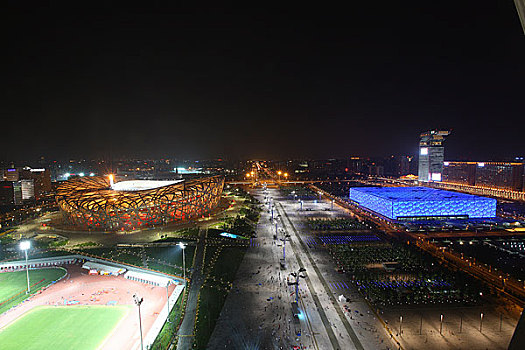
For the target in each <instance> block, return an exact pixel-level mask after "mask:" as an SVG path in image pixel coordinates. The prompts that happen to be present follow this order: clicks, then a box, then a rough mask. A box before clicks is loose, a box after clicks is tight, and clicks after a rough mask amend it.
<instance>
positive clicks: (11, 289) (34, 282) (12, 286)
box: [0, 267, 66, 314]
mask: <svg viewBox="0 0 525 350" xmlns="http://www.w3.org/2000/svg"><path fill="white" fill-rule="evenodd" d="M65 274H66V270H64V269H63V268H55V267H52V268H45V269H37V270H29V283H30V284H31V293H35V292H37V291H38V290H40V289H42V288H43V287H45V286H47V285H49V284H50V283H52V282H53V281H56V280H57V279H59V278H60V277H62V276H64V275H65ZM26 289H27V277H26V271H25V270H23V271H15V272H4V273H0V314H1V313H3V312H5V311H7V310H9V309H10V308H11V307H12V306H14V305H16V304H18V303H20V302H21V301H23V300H24V299H26V298H27V297H28V295H27V294H26V293H25V291H26ZM14 296H15V297H14ZM12 297H14V298H12ZM10 298H12V299H11V300H9V301H7V300H8V299H10Z"/></svg>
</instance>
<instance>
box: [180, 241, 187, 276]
mask: <svg viewBox="0 0 525 350" xmlns="http://www.w3.org/2000/svg"><path fill="white" fill-rule="evenodd" d="M179 247H180V249H182V273H183V276H184V284H186V256H185V255H184V249H186V244H184V243H182V242H179Z"/></svg>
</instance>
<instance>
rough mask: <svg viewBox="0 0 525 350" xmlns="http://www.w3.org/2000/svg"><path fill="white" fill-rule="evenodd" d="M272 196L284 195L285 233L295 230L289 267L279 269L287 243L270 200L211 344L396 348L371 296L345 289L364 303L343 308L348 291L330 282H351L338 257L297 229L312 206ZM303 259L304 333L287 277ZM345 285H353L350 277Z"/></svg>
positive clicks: (279, 210) (219, 346)
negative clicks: (296, 321)
mask: <svg viewBox="0 0 525 350" xmlns="http://www.w3.org/2000/svg"><path fill="white" fill-rule="evenodd" d="M252 194H254V195H256V196H257V197H258V198H259V199H260V200H261V201H264V192H263V191H262V190H253V191H252ZM267 196H268V197H269V196H272V197H273V198H274V199H276V201H277V206H276V211H274V216H275V218H276V220H277V224H278V228H279V233H278V235H279V236H282V233H283V231H282V230H283V229H284V232H287V233H289V234H290V236H291V241H290V242H287V243H286V247H285V248H286V260H287V270H285V271H282V270H280V269H279V261H280V259H281V258H282V255H283V247H282V245H281V242H280V241H275V240H274V239H273V236H274V234H275V221H271V220H270V218H271V212H269V211H268V205H265V208H266V210H265V211H264V212H263V213H262V216H261V220H260V223H259V225H258V228H257V234H258V238H256V239H254V240H253V241H252V244H251V247H250V248H249V249H248V252H247V253H246V255H245V258H244V260H243V263H242V265H241V267H240V268H239V271H238V273H237V276H236V280H235V282H234V288H233V289H232V292H231V293H230V295H229V296H228V298H227V300H226V303H225V305H224V307H223V310H222V312H221V316H220V317H219V320H218V322H217V325H216V327H215V330H214V332H213V334H212V337H211V339H210V342H209V344H208V348H209V349H225V348H227V349H246V348H257V349H281V347H282V349H290V348H291V347H292V346H294V345H302V346H305V347H306V348H307V349H323V350H324V349H367V350H368V349H370V350H371V349H374V350H375V349H386V348H387V346H388V347H389V348H391V349H392V348H393V346H392V345H391V343H390V342H389V339H388V338H387V335H386V333H385V332H384V331H383V330H382V329H380V328H379V327H380V325H378V323H379V322H378V321H377V319H376V318H375V317H374V316H373V314H371V313H367V312H366V311H367V310H366V304H365V303H364V301H362V300H358V298H359V297H358V295H357V293H356V292H355V291H352V292H350V291H349V290H345V291H344V293H345V295H347V294H348V296H351V297H352V299H354V300H353V301H352V303H351V305H352V307H353V308H356V309H359V310H360V314H358V315H356V316H354V317H352V316H351V315H345V314H343V311H342V304H341V303H339V302H338V301H337V300H336V298H335V297H336V296H338V295H340V294H341V293H342V292H341V291H339V290H331V287H330V286H332V285H333V286H336V283H337V286H343V283H344V282H345V281H343V280H342V275H340V274H337V273H336V272H335V265H334V264H333V262H332V261H331V259H330V257H329V255H328V254H327V253H326V251H325V250H324V249H318V250H317V249H314V250H311V249H310V248H309V247H308V246H307V245H306V244H305V243H304V242H302V240H303V239H304V237H303V236H302V235H301V233H300V232H299V233H297V232H294V229H295V230H298V231H301V230H302V229H303V227H302V226H301V229H298V228H297V227H298V225H302V224H304V223H305V217H304V213H298V212H297V210H296V209H295V208H294V205H295V203H293V202H291V201H288V200H287V199H285V198H280V192H279V191H278V190H273V189H269V190H268V191H267ZM279 203H281V204H282V207H281V205H280V204H279ZM319 205H325V204H319ZM279 213H280V217H279V216H278V214H279ZM309 213H310V212H309ZM323 213H324V214H330V215H332V213H328V212H323ZM338 215H344V214H341V213H339V214H338ZM283 222H284V225H283ZM290 248H291V249H290ZM299 267H304V268H306V269H307V275H308V276H307V278H306V279H301V282H300V288H299V295H300V300H299V305H300V308H301V311H302V314H301V321H300V329H301V336H300V337H297V336H295V333H294V331H295V330H296V329H295V328H294V326H293V322H291V318H292V317H291V316H292V314H291V305H290V303H291V302H292V301H293V300H294V293H293V291H294V289H293V286H288V285H287V283H286V278H287V277H288V276H289V273H290V272H292V271H297V270H298V269H299ZM290 278H291V277H290ZM336 280H337V281H336ZM346 282H348V281H346ZM345 286H346V287H347V288H348V286H349V285H348V284H345ZM337 288H338V287H337ZM352 293H354V294H355V295H354V294H352ZM383 341H384V342H383Z"/></svg>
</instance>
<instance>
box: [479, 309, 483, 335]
mask: <svg viewBox="0 0 525 350" xmlns="http://www.w3.org/2000/svg"><path fill="white" fill-rule="evenodd" d="M482 329H483V312H482V313H481V314H480V315H479V332H480V333H481V330H482Z"/></svg>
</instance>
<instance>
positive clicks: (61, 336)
mask: <svg viewBox="0 0 525 350" xmlns="http://www.w3.org/2000/svg"><path fill="white" fill-rule="evenodd" d="M130 309H131V307H130V306H41V307H37V308H35V309H34V310H31V311H30V312H28V313H27V314H25V315H24V316H22V317H21V318H19V319H17V320H16V321H15V322H13V323H12V324H10V325H8V326H7V327H5V328H4V329H2V330H0V348H2V349H3V350H14V349H35V350H36V349H53V350H70V349H75V350H94V349H97V348H98V347H99V346H100V345H101V344H102V342H103V341H104V339H105V338H106V337H107V336H108V335H109V334H110V333H111V332H112V331H113V328H114V327H115V325H116V324H117V323H118V322H119V321H120V320H121V319H122V318H123V317H124V316H125V315H126V314H127V313H128V311H129V310H130Z"/></svg>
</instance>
